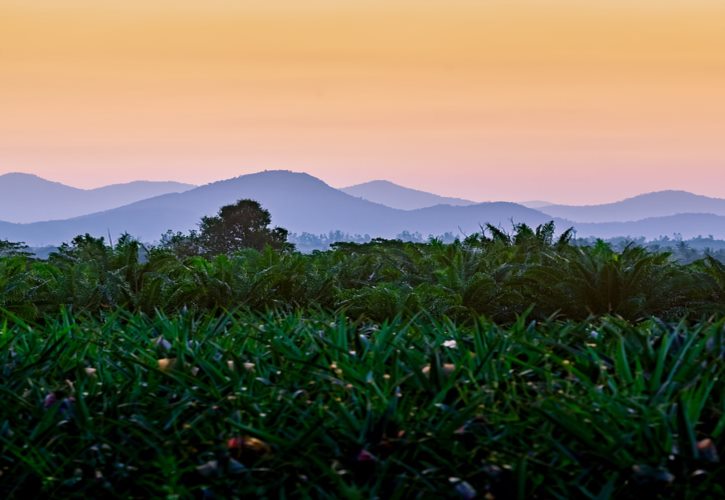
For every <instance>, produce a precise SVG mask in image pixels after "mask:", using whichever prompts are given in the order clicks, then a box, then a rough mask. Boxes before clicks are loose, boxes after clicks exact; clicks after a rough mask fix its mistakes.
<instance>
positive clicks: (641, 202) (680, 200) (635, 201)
mask: <svg viewBox="0 0 725 500" xmlns="http://www.w3.org/2000/svg"><path fill="white" fill-rule="evenodd" d="M532 208H538V209H539V210H541V211H542V212H544V213H546V214H549V215H551V216H553V217H561V218H564V219H569V220H571V221H574V222H628V221H638V220H642V219H648V218H652V217H663V216H668V215H677V214H693V213H703V214H714V215H725V200H723V199H719V198H709V197H707V196H700V195H697V194H692V193H688V192H687V191H659V192H657V193H647V194H641V195H639V196H635V197H633V198H627V199H625V200H622V201H618V202H615V203H605V204H602V205H583V206H575V205H555V204H549V205H543V206H539V207H532Z"/></svg>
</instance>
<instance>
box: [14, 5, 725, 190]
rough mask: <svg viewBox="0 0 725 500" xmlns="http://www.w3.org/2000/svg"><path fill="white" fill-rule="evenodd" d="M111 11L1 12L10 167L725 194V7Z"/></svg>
mask: <svg viewBox="0 0 725 500" xmlns="http://www.w3.org/2000/svg"><path fill="white" fill-rule="evenodd" d="M97 5H98V3H97V2H89V1H84V0H75V1H66V2H63V1H61V0H58V1H54V2H50V1H47V0H24V1H22V2H20V1H15V0H6V1H5V2H3V3H2V5H0V47H1V49H0V110H1V111H0V173H4V172H10V171H24V172H32V173H36V174H38V175H41V176H43V177H47V178H50V179H52V180H58V181H62V182H66V183H69V184H72V185H76V186H80V187H92V186H98V185H102V184H107V183H111V182H124V181H130V180H135V179H158V180H169V179H172V180H178V181H186V182H192V183H197V184H198V183H205V182H210V181H214V180H218V179H223V178H228V177H233V176H237V175H241V174H244V173H250V172H255V171H259V170H263V169H276V168H284V169H290V170H295V171H305V172H308V173H310V174H312V175H316V176H318V177H320V178H322V179H323V180H325V181H327V182H328V183H330V184H331V185H333V186H344V185H348V184H353V183H358V182H363V181H366V180H371V179H380V178H384V179H389V180H392V181H394V182H397V183H400V184H404V185H408V186H411V187H415V188H419V189H424V190H429V191H434V192H437V193H440V194H444V195H452V196H460V197H465V198H470V199H474V200H492V199H508V200H530V199H545V200H553V201H559V202H571V203H595V202H601V201H610V200H615V199H621V198H623V197H627V196H631V195H634V194H638V193H641V192H647V191H654V190H660V189H686V190H690V191H694V192H697V193H700V194H707V195H711V196H719V197H725V187H723V186H725V184H724V183H723V182H722V181H723V180H724V178H725V174H724V173H725V148H724V147H723V144H725V30H723V29H722V19H724V18H725V17H724V15H725V6H722V4H721V3H719V2H710V1H707V0H699V1H690V2H686V1H684V0H683V1H682V2H678V1H675V0H670V1H669V2H667V1H665V2H655V1H650V0H633V1H632V2H621V3H620V2H612V1H607V2H604V1H603V0H602V1H594V0H592V1H591V2H571V1H568V0H558V1H552V2H542V1H540V0H512V1H510V2H500V1H491V2H473V1H469V0H451V1H443V0H427V1H425V2H410V1H408V0H404V1H400V2H394V1H389V2H383V1H382V0H369V1H363V0H351V1H350V2H345V3H344V4H343V3H341V2H330V1H327V0H317V1H315V2H306V3H299V2H297V3H295V2H292V0H278V1H275V0H270V1H268V2H261V1H256V0H255V1H253V2H250V3H245V4H243V5H244V7H240V5H242V4H240V3H239V2H227V1H225V0H214V1H212V2H206V3H202V2H197V3H195V2H181V3H179V2H168V1H156V2H154V1H152V0H150V1H147V2H142V1H141V0H129V1H126V2H117V3H114V2H107V3H104V4H103V6H104V7H103V8H99V7H97ZM301 5H302V6H303V7H300V6H301Z"/></svg>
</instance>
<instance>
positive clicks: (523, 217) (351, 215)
mask: <svg viewBox="0 0 725 500" xmlns="http://www.w3.org/2000/svg"><path fill="white" fill-rule="evenodd" d="M241 198H252V199H255V200H257V201H259V202H260V203H261V204H262V205H263V206H264V207H265V208H266V209H268V210H269V211H270V212H271V214H272V223H273V224H275V225H279V226H283V227H285V228H287V229H289V230H290V231H292V232H296V233H303V232H308V233H313V234H321V233H327V232H329V231H331V230H337V229H340V230H342V231H345V232H348V233H358V234H366V233H367V234H370V235H373V236H381V237H394V236H396V235H397V234H398V233H400V232H402V231H404V230H410V231H418V232H420V233H422V234H424V235H428V234H440V233H444V232H446V231H452V232H455V233H459V228H460V230H462V231H463V232H464V233H466V234H468V233H472V232H474V231H476V230H478V229H479V227H480V224H485V223H487V222H490V223H492V224H496V225H501V226H503V227H507V228H508V227H510V226H511V220H514V221H516V222H525V223H528V224H532V225H536V224H540V223H542V222H545V221H547V220H549V219H550V217H548V216H547V215H545V214H543V213H541V212H538V211H536V210H532V209H529V208H526V207H523V206H521V205H517V204H515V203H481V204H476V205H470V206H466V207H453V206H450V205H438V206H435V207H428V208H423V209H418V210H411V211H406V210H399V209H394V208H390V207H387V206H385V205H381V204H378V203H373V202H370V201H366V200H363V199H361V198H356V197H354V196H351V195H349V194H346V193H343V192H342V191H339V190H337V189H334V188H332V187H330V186H328V185H327V184H325V183H324V182H323V181H321V180H320V179H317V178H315V177H312V176H310V175H307V174H302V173H293V172H288V171H265V172H260V173H256V174H249V175H243V176H241V177H236V178H234V179H228V180H225V181H219V182H215V183H212V184H207V185H205V186H201V187H198V188H195V189H191V190H189V191H186V192H183V193H172V194H166V195H162V196H157V197H154V198H150V199H146V200H142V201H139V202H136V203H132V204H129V205H125V206H122V207H119V208H115V209H112V210H107V211H104V212H99V213H95V214H90V215H85V216H82V217H75V218H71V219H67V220H62V221H47V222H37V223H32V224H10V223H0V239H9V240H13V241H25V242H26V243H28V244H30V245H32V246H42V245H48V244H57V243H59V242H62V241H68V240H70V239H71V238H72V237H73V236H75V235H77V234H82V233H86V232H87V233H90V234H92V235H96V236H107V235H108V234H111V236H112V237H114V238H117V237H118V235H120V234H121V233H123V232H129V233H130V234H132V235H134V236H136V237H138V238H140V239H141V240H143V241H147V242H151V241H157V240H158V239H159V237H160V235H161V234H162V233H164V232H165V231H166V230H168V229H171V230H173V231H188V230H190V229H193V228H195V227H196V225H197V223H198V222H199V219H200V218H201V217H202V216H204V215H211V214H214V213H216V211H217V210H218V209H219V208H220V207H221V206H223V205H226V204H229V203H233V202H235V201H236V200H238V199H241Z"/></svg>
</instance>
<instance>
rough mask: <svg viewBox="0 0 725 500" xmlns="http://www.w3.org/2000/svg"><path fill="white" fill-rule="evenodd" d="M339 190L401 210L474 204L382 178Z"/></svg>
mask: <svg viewBox="0 0 725 500" xmlns="http://www.w3.org/2000/svg"><path fill="white" fill-rule="evenodd" d="M340 191H343V192H344V193H347V194H349V195H351V196H356V197H358V198H362V199H364V200H368V201H372V202H375V203H381V204H383V205H387V206H389V207H392V208H398V209H401V210H416V209H419V208H426V207H432V206H435V205H453V206H466V205H473V204H475V202H473V201H470V200H463V199H461V198H450V197H446V196H439V195H437V194H433V193H428V192H426V191H420V190H418V189H413V188H409V187H405V186H401V185H399V184H395V183H394V182H390V181H388V180H383V179H376V180H373V181H369V182H364V183H362V184H356V185H354V186H348V187H346V188H342V189H340Z"/></svg>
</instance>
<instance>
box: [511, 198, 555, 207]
mask: <svg viewBox="0 0 725 500" xmlns="http://www.w3.org/2000/svg"><path fill="white" fill-rule="evenodd" d="M519 204H520V205H523V206H525V207H529V208H536V209H541V208H544V207H548V206H551V205H553V203H550V202H548V201H543V200H531V201H522V202H519Z"/></svg>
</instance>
